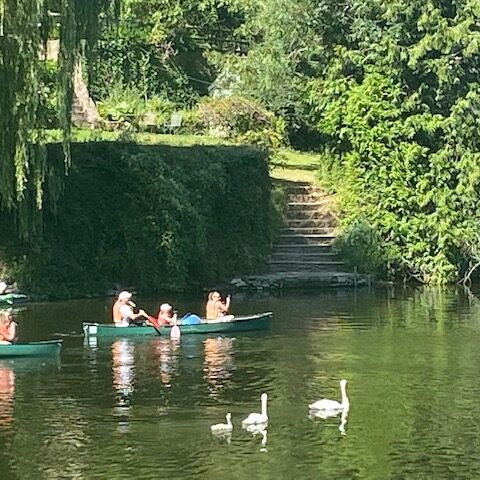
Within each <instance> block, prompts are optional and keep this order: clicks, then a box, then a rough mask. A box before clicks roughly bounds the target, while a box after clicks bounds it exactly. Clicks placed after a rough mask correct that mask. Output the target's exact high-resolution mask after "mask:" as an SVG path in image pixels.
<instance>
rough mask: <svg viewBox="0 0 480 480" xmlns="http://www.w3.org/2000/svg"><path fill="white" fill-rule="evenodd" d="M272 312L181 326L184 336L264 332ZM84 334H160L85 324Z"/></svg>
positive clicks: (167, 329) (167, 330)
mask: <svg viewBox="0 0 480 480" xmlns="http://www.w3.org/2000/svg"><path fill="white" fill-rule="evenodd" d="M271 318H272V312H266V313H258V314H256V315H244V316H238V317H237V316H236V317H234V319H233V320H230V321H229V322H216V321H215V322H212V321H209V322H207V321H206V320H203V319H202V321H201V323H198V324H196V325H181V324H180V325H179V327H180V331H181V333H182V335H185V334H190V333H236V332H245V331H248V330H264V329H266V328H268V326H269V321H270V319H271ZM170 330H171V327H160V333H161V334H162V335H167V336H168V335H170ZM83 332H84V333H85V335H86V336H89V337H145V336H149V337H151V336H155V335H158V332H157V331H156V330H155V329H154V328H153V327H148V326H144V327H137V326H130V327H116V326H115V325H112V324H102V323H89V322H84V323H83Z"/></svg>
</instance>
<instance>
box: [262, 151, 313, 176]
mask: <svg viewBox="0 0 480 480" xmlns="http://www.w3.org/2000/svg"><path fill="white" fill-rule="evenodd" d="M320 158H321V157H320V155H319V154H314V153H305V152H297V151H295V150H290V149H284V150H282V151H281V153H280V155H279V159H278V160H273V161H272V168H271V170H270V176H271V177H272V178H273V179H275V180H280V181H282V180H287V181H290V182H308V183H315V182H316V178H317V176H318V167H319V164H320Z"/></svg>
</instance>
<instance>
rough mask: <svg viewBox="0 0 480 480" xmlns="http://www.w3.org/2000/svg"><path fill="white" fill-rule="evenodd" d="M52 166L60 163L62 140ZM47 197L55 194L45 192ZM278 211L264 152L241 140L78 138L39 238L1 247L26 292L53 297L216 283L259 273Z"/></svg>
mask: <svg viewBox="0 0 480 480" xmlns="http://www.w3.org/2000/svg"><path fill="white" fill-rule="evenodd" d="M47 158H48V161H49V163H54V164H55V163H56V164H60V165H61V164H62V162H63V153H62V150H61V148H60V145H58V144H53V145H51V146H49V148H48V157H47ZM46 198H48V191H47V192H46ZM274 215H275V212H274V209H273V206H272V205H271V199H270V179H269V176H268V168H267V162H266V154H265V153H264V152H262V151H260V150H258V149H254V148H250V147H238V146H228V145H223V146H218V145H217V146H198V145H196V146H169V145H139V144H136V143H129V142H95V143H94V142H87V143H74V144H72V165H71V167H70V169H69V174H68V176H67V177H66V178H65V184H64V191H63V194H62V196H61V201H60V202H58V203H57V204H56V206H55V208H52V205H49V204H46V205H45V210H44V215H43V219H42V228H43V231H42V235H41V236H37V237H35V238H34V239H33V240H32V239H30V238H27V239H24V240H22V241H19V240H18V239H16V238H13V237H9V236H8V234H7V232H9V231H12V230H13V225H12V221H13V219H12V218H6V217H5V216H2V219H3V221H2V228H1V234H0V243H1V245H2V246H3V257H4V259H5V260H6V265H7V268H6V270H5V272H4V273H5V274H6V275H7V276H9V277H11V278H15V279H17V281H18V283H19V284H20V285H22V287H24V288H25V289H26V290H27V291H29V292H31V293H36V294H41V295H47V296H49V297H64V298H65V297H69V296H81V295H86V294H98V293H101V292H103V293H105V292H107V291H108V290H109V289H111V288H112V287H115V286H116V285H118V286H122V285H123V286H132V287H135V289H137V290H138V291H144V292H154V291H158V290H161V289H169V290H179V289H185V288H188V287H195V286H197V287H198V286H205V285H209V284H210V285H213V284H215V282H218V281H220V280H222V279H227V280H228V279H230V278H232V276H234V275H235V274H236V273H239V272H242V273H252V272H258V271H259V270H261V269H262V268H263V265H264V263H265V256H266V255H267V254H268V252H269V249H270V243H271V240H272V235H273V231H272V225H273V224H274V223H275V220H274Z"/></svg>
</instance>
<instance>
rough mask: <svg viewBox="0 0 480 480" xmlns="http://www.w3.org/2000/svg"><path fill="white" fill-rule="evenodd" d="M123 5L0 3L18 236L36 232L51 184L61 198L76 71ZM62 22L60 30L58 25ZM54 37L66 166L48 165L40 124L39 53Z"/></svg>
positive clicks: (8, 156) (0, 184)
mask: <svg viewBox="0 0 480 480" xmlns="http://www.w3.org/2000/svg"><path fill="white" fill-rule="evenodd" d="M118 7H119V0H21V1H20V0H0V89H1V91H2V96H1V98H0V112H1V114H0V168H1V172H0V208H2V209H7V210H10V211H13V212H14V213H15V214H16V218H17V220H18V226H19V232H20V233H22V234H24V235H28V233H31V232H32V231H33V230H34V229H35V225H36V222H35V221H34V220H33V219H34V218H35V217H36V215H35V212H38V211H39V210H40V209H41V206H42V199H43V194H44V191H45V187H46V184H47V183H48V184H49V188H48V191H49V194H51V195H52V196H53V197H56V196H58V194H59V192H60V190H61V184H62V182H61V179H62V177H63V175H64V173H65V171H66V169H68V165H69V159H70V151H69V136H70V110H71V99H72V72H73V68H74V63H75V58H76V57H77V55H78V54H79V48H80V44H81V41H82V40H83V39H85V41H86V44H87V51H89V50H90V48H89V47H91V46H92V45H93V43H94V41H95V40H96V37H97V32H98V19H99V15H100V13H101V12H104V11H106V10H107V9H108V8H112V9H115V10H118ZM57 20H58V25H57ZM50 36H58V37H59V39H60V55H59V68H58V76H57V83H58V119H59V124H60V127H61V130H62V133H63V144H64V152H65V162H64V164H63V165H49V164H47V161H46V155H45V151H44V149H43V148H42V144H43V143H44V134H43V133H42V125H41V124H40V121H39V108H38V107H39V81H40V80H39V78H40V72H41V68H42V60H40V59H39V48H40V45H41V44H42V43H45V42H46V40H47V39H48V38H49V37H50Z"/></svg>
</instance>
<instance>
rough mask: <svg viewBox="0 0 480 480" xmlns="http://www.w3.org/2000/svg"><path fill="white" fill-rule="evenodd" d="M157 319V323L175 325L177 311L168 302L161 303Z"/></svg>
mask: <svg viewBox="0 0 480 480" xmlns="http://www.w3.org/2000/svg"><path fill="white" fill-rule="evenodd" d="M157 320H158V323H159V325H176V323H177V311H176V310H174V309H173V307H172V306H171V305H170V304H169V303H162V304H161V305H160V311H159V312H158V319H157Z"/></svg>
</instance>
